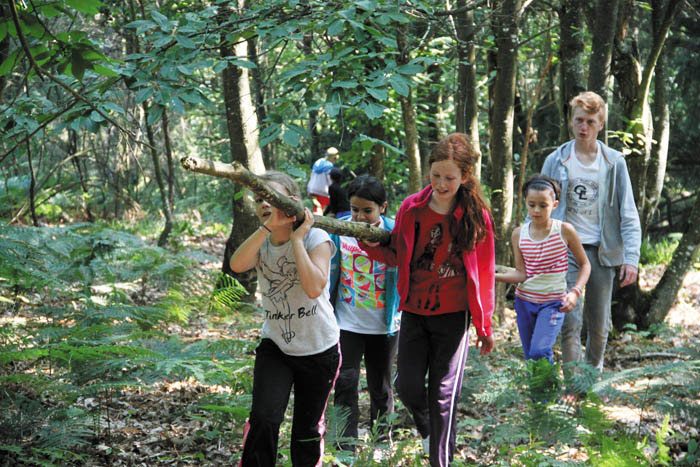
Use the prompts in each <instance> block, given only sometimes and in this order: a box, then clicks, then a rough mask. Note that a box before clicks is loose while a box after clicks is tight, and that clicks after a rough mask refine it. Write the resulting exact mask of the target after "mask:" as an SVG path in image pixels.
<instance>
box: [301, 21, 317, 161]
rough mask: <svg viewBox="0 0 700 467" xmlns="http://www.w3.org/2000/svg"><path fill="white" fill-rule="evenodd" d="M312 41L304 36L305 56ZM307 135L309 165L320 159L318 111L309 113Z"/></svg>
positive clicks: (308, 36) (308, 54) (309, 35)
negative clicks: (309, 146)
mask: <svg viewBox="0 0 700 467" xmlns="http://www.w3.org/2000/svg"><path fill="white" fill-rule="evenodd" d="M312 39H313V36H312V35H311V33H308V34H304V45H303V47H304V53H305V54H306V55H307V56H311V54H312V53H313V51H312V47H311V45H312ZM309 133H310V134H311V152H310V154H309V165H310V166H311V165H313V163H314V162H315V161H316V160H317V159H318V158H320V157H321V139H320V136H319V134H318V111H316V110H311V111H310V112H309Z"/></svg>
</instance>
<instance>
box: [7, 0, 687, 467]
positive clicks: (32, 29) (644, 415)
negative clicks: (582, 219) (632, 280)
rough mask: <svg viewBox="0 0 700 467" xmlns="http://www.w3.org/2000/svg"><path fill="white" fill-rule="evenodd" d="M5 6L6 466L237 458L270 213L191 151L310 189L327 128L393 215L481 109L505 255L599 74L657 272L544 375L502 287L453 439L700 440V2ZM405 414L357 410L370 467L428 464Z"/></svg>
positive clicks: (614, 452) (523, 456)
mask: <svg viewBox="0 0 700 467" xmlns="http://www.w3.org/2000/svg"><path fill="white" fill-rule="evenodd" d="M0 11H2V17H1V19H0V132H1V133H0V134H2V138H1V140H0V179H1V180H0V218H1V219H2V223H1V224H0V408H2V409H3V410H1V411H0V459H1V460H0V462H4V465H16V464H21V463H24V464H27V465H34V464H42V465H51V464H57V465H65V464H90V465H102V464H104V465H112V464H117V465H122V464H123V465H136V464H138V465H155V464H178V465H179V464H186V463H192V464H206V463H210V464H228V463H232V462H235V460H236V459H237V450H238V445H239V443H240V439H241V433H242V426H243V423H244V421H245V417H246V416H247V410H248V407H249V404H250V389H251V383H252V361H253V353H252V351H253V349H254V347H255V340H256V336H257V328H258V326H259V323H260V320H261V317H260V314H259V313H256V312H255V311H254V310H253V311H251V307H252V308H254V307H255V303H254V296H251V295H247V296H246V293H245V291H244V290H243V288H242V287H241V284H242V286H243V287H247V288H248V290H253V289H254V287H255V284H254V280H253V278H252V277H250V276H238V277H236V278H235V279H234V278H232V277H231V276H229V275H225V274H221V273H220V271H221V272H223V273H226V272H229V271H227V269H226V267H225V264H226V258H227V257H228V255H230V253H231V252H232V251H233V250H234V249H235V247H236V246H237V245H238V244H240V242H241V241H242V240H243V239H245V238H246V237H247V236H248V235H249V234H250V232H252V230H253V229H254V228H256V226H257V220H256V219H255V218H254V215H253V210H252V204H251V200H250V198H249V196H247V195H246V192H245V190H244V189H242V187H240V186H237V185H235V184H233V183H231V182H229V181H228V180H224V179H219V178H214V177H209V176H206V175H201V174H194V173H190V172H187V171H185V170H182V169H181V168H180V166H179V162H178V161H179V159H180V158H182V157H183V156H187V155H191V156H196V157H200V158H203V159H209V160H215V161H223V162H231V161H238V162H241V163H242V164H243V165H245V166H246V167H248V168H249V169H250V170H251V171H253V172H255V173H260V172H262V171H264V170H265V169H277V170H282V171H284V172H287V173H289V174H291V175H292V176H294V177H295V178H297V179H298V180H299V182H300V184H301V185H302V186H304V185H305V182H306V179H307V176H308V172H309V169H310V164H311V163H312V162H313V161H314V160H315V159H316V158H318V157H320V156H321V155H322V154H323V152H324V151H325V148H326V147H328V146H336V147H338V148H339V149H340V152H341V161H340V164H341V165H342V166H343V167H344V168H345V169H346V172H347V173H350V172H352V173H356V174H361V173H370V174H373V175H375V176H377V177H379V178H381V179H383V180H384V181H385V184H386V187H387V189H388V191H389V193H390V213H393V212H395V210H396V209H397V208H398V205H399V204H400V202H401V200H402V199H403V198H404V197H405V196H406V195H408V194H410V193H412V192H415V191H416V190H417V189H419V188H420V187H421V186H423V185H424V184H425V183H426V178H425V173H426V158H427V154H428V152H429V150H430V145H431V143H433V142H435V141H437V140H439V139H440V138H441V137H443V136H445V135H446V134H448V133H450V132H453V131H463V132H465V133H467V134H468V135H469V136H470V138H471V140H472V142H473V144H474V145H475V147H477V148H479V150H480V152H481V154H482V161H481V164H479V166H478V169H479V170H478V172H479V173H478V176H479V177H480V179H481V181H482V188H483V189H484V191H485V193H486V195H487V198H488V199H489V201H490V204H491V207H492V211H493V215H494V223H495V228H496V233H497V238H498V240H497V242H498V243H497V250H496V251H497V255H498V256H497V262H498V263H499V264H511V259H510V251H511V249H510V247H509V245H507V239H508V238H510V235H509V233H510V231H511V230H512V228H513V227H514V226H516V225H517V224H518V223H519V222H520V221H521V220H522V217H523V209H522V207H521V204H522V203H521V200H520V197H519V196H518V193H519V187H520V186H521V183H522V180H523V178H526V177H527V176H528V175H529V174H531V173H534V172H536V171H538V170H539V168H540V167H541V165H542V162H543V160H544V157H546V155H547V154H548V153H549V152H551V151H552V150H553V149H554V148H555V147H556V146H557V145H559V144H561V143H562V142H563V141H566V140H567V139H569V134H568V131H569V130H568V128H567V124H566V120H567V119H566V116H567V112H568V109H567V105H566V103H567V102H568V100H569V99H570V98H571V97H573V96H574V95H576V94H577V93H578V92H580V91H582V90H586V89H589V90H594V91H596V92H598V93H599V94H601V95H603V96H604V97H605V98H606V100H607V102H608V104H609V108H610V110H609V119H608V124H607V127H606V131H605V135H603V137H604V138H605V139H606V140H607V141H608V144H610V145H611V146H613V147H616V148H618V149H621V150H623V151H624V152H625V154H626V155H627V162H628V167H629V169H630V174H631V177H632V180H633V185H634V189H635V199H636V200H637V205H638V208H639V211H640V215H641V219H642V224H643V230H644V239H645V240H644V245H643V257H642V268H641V274H640V280H639V282H638V283H637V284H636V285H634V286H630V287H627V288H625V289H623V290H620V291H616V299H615V306H614V310H613V323H614V325H615V332H614V333H613V335H612V336H611V342H610V350H609V351H608V366H609V368H607V369H608V370H611V371H608V372H605V373H603V374H602V375H597V374H595V372H592V371H590V369H586V368H584V369H582V372H581V375H580V376H579V377H578V378H577V379H575V380H574V381H567V382H563V381H559V382H558V383H557V385H555V386H554V387H548V388H544V389H543V388H542V387H540V388H536V387H532V384H535V385H536V384H537V382H536V381H535V382H534V383H533V382H532V381H528V380H527V378H525V377H524V375H525V374H526V373H525V367H524V363H523V362H522V361H521V353H520V349H519V342H518V337H517V331H516V329H515V325H514V323H513V320H512V310H510V309H509V308H508V305H509V302H508V296H509V295H508V294H509V291H508V290H506V289H505V287H503V286H499V290H498V297H499V306H498V310H497V311H498V313H497V323H498V324H497V328H498V332H497V350H496V352H494V354H493V355H492V357H489V358H486V359H484V358H480V357H478V356H476V355H473V356H472V357H471V358H470V362H469V368H468V371H469V373H468V374H469V377H467V378H465V381H466V382H465V390H464V393H463V394H464V396H463V400H462V404H461V406H460V408H461V410H462V416H461V417H460V437H459V453H458V456H457V458H458V460H457V462H459V463H463V464H464V465H473V464H502V465H511V464H513V463H515V464H521V465H542V464H544V465H553V464H556V463H562V464H566V463H588V464H599V463H602V464H604V465H649V464H658V465H669V464H670V463H678V464H686V465H693V464H694V463H696V462H698V451H697V446H698V432H697V427H698V410H699V406H698V402H699V401H698V393H699V390H700V387H699V385H700V382H699V381H700V378H698V374H699V373H700V357H699V355H700V347H699V345H698V338H697V336H698V330H699V329H700V327H699V325H698V316H697V310H698V307H700V277H699V275H698V268H699V267H700V265H699V264H698V249H699V246H700V222H698V220H699V219H700V197H698V196H697V180H698V175H700V173H699V172H700V164H698V161H699V160H700V156H698V150H697V148H698V147H700V125H699V124H698V118H697V112H696V111H695V109H696V108H697V106H698V103H699V101H700V80H698V79H696V77H697V74H698V73H700V3H698V2H697V0H649V1H641V0H640V1H630V0H610V1H605V0H591V1H586V2H583V1H572V0H560V1H557V0H553V1H539V0H533V1H527V0H489V1H486V0H477V1H474V2H469V1H466V0H458V1H457V2H454V3H453V2H449V1H444V2H436V1H381V0H376V1H374V0H365V1H354V2H350V1H336V2H321V1H302V0H299V1H295V0H284V1H282V0H268V1H265V2H259V1H243V0H238V1H231V0H219V1H216V0H212V1H202V0H182V1H177V0H172V1H171V0H156V1H152V0H114V1H102V2H99V1H96V0H3V2H2V3H0ZM307 203H308V201H307ZM472 353H473V354H474V352H472ZM552 371H554V373H555V376H556V375H558V374H559V369H558V368H556V367H555V368H554V370H552ZM572 385H573V386H574V387H576V388H578V389H581V390H583V391H588V397H587V398H586V400H585V401H583V402H582V403H581V404H577V405H576V406H575V407H568V406H563V407H562V406H561V404H557V403H555V402H556V401H557V400H558V399H557V397H554V396H552V395H551V393H550V396H549V397H547V398H546V400H547V401H548V402H536V401H535V400H533V398H531V397H530V394H531V391H540V392H541V391H543V390H546V391H554V392H555V393H556V392H560V391H564V390H566V389H567V388H569V389H570V388H571V386H572ZM546 391H545V392H546ZM477 402H478V403H477ZM363 403H366V401H363ZM477 407H478V408H477ZM329 417H330V419H331V422H332V423H331V428H333V423H342V418H343V417H342V414H335V412H334V411H333V409H331V410H330V412H329ZM386 423H391V424H392V426H394V427H395V430H394V433H395V434H394V438H393V439H390V440H386V439H380V438H379V437H377V436H376V434H375V433H372V432H367V433H365V435H364V436H365V438H366V440H367V441H368V442H367V443H366V445H365V446H364V447H363V449H362V451H361V452H360V453H359V457H358V461H357V462H356V465H368V464H372V463H375V464H377V465H420V464H421V462H424V459H422V457H421V455H420V451H419V447H418V443H417V441H416V439H415V434H414V433H412V432H411V429H410V427H411V426H412V425H411V423H410V420H409V417H408V416H407V414H406V412H405V410H403V409H402V408H401V407H400V406H399V410H398V412H397V414H396V416H395V417H393V418H392V419H391V420H387V421H386ZM286 432H288V429H287V430H286ZM333 436H334V430H333V429H331V432H330V433H329V442H328V445H329V450H328V456H329V458H328V459H327V460H328V462H333V457H334V456H336V453H335V450H334V449H333V447H332V440H333ZM287 442H288V441H287V440H286V438H284V436H283V440H282V454H281V455H282V458H283V459H284V456H286V454H288V452H287V451H285V449H287V447H288V444H285V443H287ZM338 456H339V454H338ZM375 456H376V459H377V460H373V459H375ZM380 458H381V459H380ZM345 461H346V459H343V458H342V456H341V457H338V458H337V459H336V460H335V462H345ZM281 462H283V460H281Z"/></svg>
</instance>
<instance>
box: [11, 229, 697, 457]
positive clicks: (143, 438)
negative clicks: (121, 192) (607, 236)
mask: <svg viewBox="0 0 700 467" xmlns="http://www.w3.org/2000/svg"><path fill="white" fill-rule="evenodd" d="M224 243H225V238H224V237H223V236H222V235H217V236H200V237H193V238H191V239H190V241H189V242H187V243H186V244H185V245H184V247H185V248H194V249H198V250H201V251H203V252H205V253H208V254H210V255H211V256H212V257H214V258H221V257H222V256H223V250H224ZM200 267H201V271H199V272H198V275H200V276H201V278H202V280H203V283H204V281H206V280H207V279H206V278H211V277H214V276H215V274H216V272H217V271H218V270H219V269H220V263H219V262H217V261H211V262H204V263H200ZM662 272H663V267H662V266H659V267H650V268H645V269H643V270H642V271H641V276H640V277H641V284H642V286H643V287H644V288H650V287H652V286H653V285H654V284H655V283H656V282H657V281H658V279H659V278H660V276H661V274H662ZM208 286H209V287H210V289H209V290H204V291H203V292H202V293H205V294H206V293H210V292H211V286H212V284H211V282H209V284H208ZM158 293H159V292H158V291H156V290H153V291H147V292H146V294H145V295H144V297H145V299H146V301H149V300H151V299H153V300H155V299H156V297H157V296H158ZM699 309H700V271H697V270H694V271H691V272H690V273H689V274H688V276H687V277H686V279H685V282H684V284H683V288H682V290H681V292H680V294H679V297H678V300H677V302H676V304H675V305H674V307H673V309H672V310H671V312H670V313H669V315H668V317H667V319H666V325H667V327H668V328H669V329H670V330H671V331H670V332H664V333H660V334H659V336H661V337H654V338H652V339H649V338H648V337H646V336H645V335H643V333H624V334H622V335H617V336H615V338H614V339H612V340H611V341H610V343H609V345H608V350H607V352H606V356H607V361H606V370H607V371H614V372H618V371H622V370H625V369H629V368H634V367H637V366H639V365H640V364H642V363H645V364H649V363H653V362H654V361H655V360H658V362H659V363H669V361H672V360H673V358H674V357H673V356H674V355H676V353H675V352H674V349H676V348H680V347H685V346H689V345H691V344H692V345H694V346H696V347H697V342H698V338H699V336H700V318H699V317H698V310H699ZM242 313H243V312H242ZM239 318H240V317H236V316H234V317H233V319H230V318H229V319H227V320H221V319H212V317H208V316H205V315H204V314H203V312H197V313H192V314H191V315H190V318H189V321H188V323H187V324H186V325H182V326H176V325H171V326H170V328H169V330H168V332H170V333H173V334H177V335H179V336H180V338H181V339H182V340H183V341H185V342H197V341H201V340H204V339H206V340H209V341H212V340H217V339H241V340H246V341H250V342H254V341H255V340H256V339H258V337H259V328H258V327H256V326H255V325H254V324H255V323H261V322H262V314H259V313H255V314H254V315H253V317H251V316H247V317H245V318H243V319H242V321H239ZM239 322H243V323H245V324H246V325H244V326H238V325H237V323H239ZM250 324H253V326H251V325H250ZM494 336H495V350H494V351H493V352H492V354H490V355H489V356H488V357H486V358H485V359H483V360H482V361H485V365H486V367H488V368H490V369H491V370H493V371H497V370H503V368H502V367H503V366H507V365H506V363H507V362H509V361H513V360H515V359H520V358H522V357H521V356H522V353H521V350H520V342H519V338H518V333H517V326H516V322H515V313H514V312H513V310H511V309H507V310H506V313H505V317H504V319H503V320H502V322H500V323H498V324H497V325H496V326H495V334H494ZM472 338H473V332H472ZM472 340H475V339H472ZM252 348H254V347H251V349H252ZM471 353H472V354H476V352H474V351H473V347H472V352H471ZM246 357H247V358H252V357H253V354H252V352H248V355H246ZM560 358H561V355H559V354H558V353H557V355H555V359H558V360H560ZM499 367H500V368H499ZM249 371H251V372H252V368H249ZM469 378H470V374H469V364H468V368H467V373H466V374H465V381H466V380H468V379H469ZM635 384H636V385H637V387H635V388H632V387H631V386H630V385H635ZM643 384H650V383H649V381H646V382H645V381H640V380H637V381H634V382H632V383H630V382H628V381H622V382H620V383H619V384H616V389H617V390H619V391H626V390H633V389H634V390H639V389H640V388H639V385H643ZM232 390H235V389H232V388H230V387H227V386H223V385H205V384H202V383H201V382H199V381H197V380H195V379H194V378H189V379H186V380H183V381H171V380H169V379H167V378H163V379H162V381H160V382H157V383H155V384H150V385H148V386H145V387H139V388H134V389H128V388H124V389H122V390H121V392H120V393H119V395H118V396H116V397H114V398H113V399H112V400H111V401H109V402H108V403H107V404H106V412H107V413H106V414H105V415H103V417H107V418H108V420H109V422H108V425H107V426H106V427H105V428H108V429H104V430H103V431H102V433H104V436H103V437H102V439H99V440H98V441H97V442H95V443H93V444H92V446H91V447H90V448H89V450H88V452H87V453H86V454H87V456H88V457H89V458H90V461H89V462H88V464H89V465H130V466H141V465H143V466H151V465H232V464H233V463H234V462H237V459H238V455H239V454H238V453H239V451H240V444H241V440H242V429H243V426H242V424H241V423H238V422H234V423H233V424H232V425H230V426H229V427H228V431H226V432H225V433H224V434H223V435H222V430H220V429H218V430H214V429H213V428H212V427H213V424H214V420H212V419H211V417H206V416H195V415H193V413H195V412H196V411H194V410H193V407H196V406H197V403H198V402H197V401H198V400H200V398H201V397H202V396H204V395H211V394H227V393H230V392H231V391H232ZM698 399H700V396H698ZM471 402H473V401H471ZM697 402H698V400H695V403H697ZM80 403H81V404H82V405H83V406H84V407H85V408H90V407H91V405H95V404H97V403H99V404H103V405H104V404H105V401H96V400H94V399H90V398H85V399H84V400H81V401H80ZM468 404H469V405H468ZM239 409H242V410H247V407H241V408H239ZM368 410H369V400H368V397H367V394H366V391H365V392H364V394H363V396H362V399H361V411H362V418H361V419H362V420H367V413H368ZM524 410H525V408H524V407H511V408H508V409H506V410H505V411H504V410H503V409H501V408H499V407H497V406H495V405H494V404H488V403H484V402H478V403H474V404H471V403H470V402H468V400H465V398H464V397H463V400H462V401H461V402H460V406H459V411H460V412H459V416H458V422H460V423H459V432H458V433H459V434H458V438H457V452H456V456H455V465H491V464H493V459H494V458H492V457H491V455H493V456H496V455H497V453H498V450H499V449H501V447H500V446H499V445H498V443H497V442H491V441H493V440H491V441H490V440H489V437H490V436H492V435H489V434H486V431H485V427H484V426H483V425H482V424H481V422H480V421H482V420H487V419H488V420H490V421H491V423H497V422H498V420H503V421H506V420H509V417H511V416H512V415H513V412H517V411H523V412H524ZM603 410H604V412H605V413H606V414H607V416H608V418H609V420H611V421H612V423H613V424H614V425H615V426H616V427H617V428H622V429H624V430H626V431H628V432H630V433H637V434H638V435H639V436H638V437H639V439H641V438H643V437H644V436H647V437H648V440H649V443H648V447H647V448H646V449H647V450H650V451H653V450H654V449H655V444H654V442H653V441H654V439H655V435H656V433H657V430H658V429H659V427H660V426H661V425H662V424H663V421H664V415H663V414H661V413H659V412H658V411H656V410H655V409H654V408H653V407H652V405H651V404H649V405H645V406H642V407H639V406H638V405H635V404H633V403H630V402H629V401H628V400H625V399H624V398H619V399H612V398H610V399H608V398H606V399H604V401H603ZM289 415H290V411H289V410H288V412H287V420H286V421H285V424H284V425H283V433H282V434H281V446H282V449H281V451H282V452H283V453H284V454H287V453H288V449H287V450H285V446H286V448H288V439H289V433H288V431H289V429H290V424H289ZM103 425H104V422H103ZM395 425H398V426H399V427H403V428H401V429H397V430H395V431H394V433H393V442H394V443H397V444H400V445H401V450H402V456H403V457H401V456H397V455H395V454H396V451H394V454H393V455H392V453H391V449H392V448H391V446H389V447H388V448H387V447H386V443H385V444H384V445H383V446H384V451H383V452H382V450H381V449H376V450H374V454H373V455H374V456H376V457H375V461H373V462H371V464H372V465H427V458H425V457H423V456H422V455H421V454H420V453H421V452H422V450H421V447H420V441H419V439H418V438H417V437H416V432H415V429H413V424H412V422H411V421H410V417H409V416H408V413H407V411H406V410H405V408H403V407H402V406H401V405H400V404H398V419H397V421H396V422H395ZM670 429H671V430H672V432H673V433H675V434H683V439H685V440H687V439H691V440H692V439H695V440H698V439H699V435H698V427H697V426H688V425H687V424H686V423H685V422H684V421H683V419H682V417H674V418H673V419H671V423H670ZM285 430H286V432H285ZM207 433H210V434H211V433H216V435H211V436H208V435H207ZM361 433H362V436H363V440H364V441H365V443H364V444H365V447H366V446H367V445H369V444H370V443H371V440H370V434H369V433H368V430H367V426H366V423H365V424H363V425H362V428H361ZM480 440H481V441H483V442H479V441H480ZM285 443H287V444H286V445H285ZM668 444H669V445H670V448H671V457H672V458H673V459H674V460H677V459H679V458H680V457H682V456H683V452H681V450H682V448H681V447H678V446H676V447H674V444H673V437H672V438H671V440H670V441H669V443H668ZM685 445H686V446H687V442H686V444H685ZM550 451H551V452H552V453H554V454H553V455H555V456H556V458H557V459H558V460H560V461H563V462H573V463H583V464H586V463H588V457H589V454H588V452H587V451H586V449H585V446H583V444H582V443H581V442H580V441H578V440H574V441H573V442H571V443H569V444H567V445H564V446H563V445H559V446H552V447H551V449H550ZM382 456H384V457H382ZM402 459H403V460H402ZM1 464H2V462H0V465H1ZM360 464H361V463H360V462H358V463H356V464H355V465H360ZM329 465H330V464H329ZM367 465H369V464H367Z"/></svg>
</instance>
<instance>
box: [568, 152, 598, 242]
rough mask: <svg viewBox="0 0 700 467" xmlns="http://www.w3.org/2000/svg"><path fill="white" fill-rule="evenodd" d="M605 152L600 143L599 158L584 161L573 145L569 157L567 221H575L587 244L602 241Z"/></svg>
mask: <svg viewBox="0 0 700 467" xmlns="http://www.w3.org/2000/svg"><path fill="white" fill-rule="evenodd" d="M602 159H603V155H602V153H601V151H600V146H598V153H597V154H596V159H595V161H593V163H591V164H590V165H584V164H582V163H581V161H580V160H579V159H578V157H577V156H576V153H575V152H574V150H573V149H572V154H571V157H569V160H568V161H566V166H567V169H568V170H569V186H568V188H567V190H566V221H567V222H570V223H571V224H573V226H574V228H575V229H576V232H577V233H578V235H579V238H580V239H581V243H583V244H586V245H598V244H600V212H599V211H600V210H599V203H598V198H599V196H600V178H599V177H600V164H601V161H602Z"/></svg>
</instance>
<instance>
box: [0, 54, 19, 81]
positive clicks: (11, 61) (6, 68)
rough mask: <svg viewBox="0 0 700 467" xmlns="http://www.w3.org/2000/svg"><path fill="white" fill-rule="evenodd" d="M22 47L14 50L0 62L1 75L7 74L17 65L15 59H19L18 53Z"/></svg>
mask: <svg viewBox="0 0 700 467" xmlns="http://www.w3.org/2000/svg"><path fill="white" fill-rule="evenodd" d="M21 50H22V49H20V48H16V49H15V50H14V52H12V53H11V54H10V56H9V57H7V58H6V59H5V60H4V61H3V62H2V63H1V64H0V76H5V75H6V74H8V73H9V72H10V71H12V69H13V68H14V67H15V61H16V60H17V54H18V53H19V52H20V51H21Z"/></svg>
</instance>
